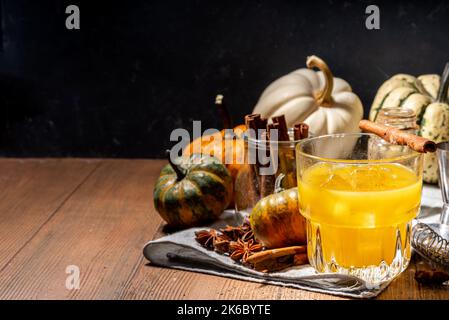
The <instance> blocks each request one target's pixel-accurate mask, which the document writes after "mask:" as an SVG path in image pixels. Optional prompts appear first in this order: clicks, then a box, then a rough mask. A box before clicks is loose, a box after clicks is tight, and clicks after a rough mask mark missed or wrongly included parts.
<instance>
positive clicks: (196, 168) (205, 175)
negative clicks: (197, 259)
mask: <svg viewBox="0 0 449 320" xmlns="http://www.w3.org/2000/svg"><path fill="white" fill-rule="evenodd" d="M175 162H176V163H175ZM175 162H173V161H171V160H170V156H169V164H168V165H166V166H165V167H164V168H163V169H162V171H161V173H160V176H159V179H158V180H157V182H156V185H155V186H154V191H153V199H154V207H155V208H156V210H157V212H159V214H160V215H161V217H162V218H163V219H164V220H165V221H166V222H167V223H168V224H169V225H170V226H172V227H175V228H186V227H194V226H199V225H201V224H204V223H206V222H209V221H212V220H214V219H216V218H217V217H218V216H220V214H221V213H222V212H223V210H224V209H225V208H226V207H227V206H228V204H229V201H230V199H231V195H232V192H233V191H232V188H233V187H232V178H231V175H230V174H229V171H228V170H227V169H226V167H225V166H224V165H223V164H222V163H221V162H220V161H219V160H218V159H217V158H214V157H211V156H208V155H204V154H192V155H191V156H189V157H181V158H178V159H177V160H176V161H175Z"/></svg>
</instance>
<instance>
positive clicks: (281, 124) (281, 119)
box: [272, 115, 290, 141]
mask: <svg viewBox="0 0 449 320" xmlns="http://www.w3.org/2000/svg"><path fill="white" fill-rule="evenodd" d="M272 120H273V123H274V124H277V125H278V130H279V132H278V137H279V141H289V140H290V137H289V136H288V129H287V122H286V121H285V116H284V115H280V116H277V117H273V118H272Z"/></svg>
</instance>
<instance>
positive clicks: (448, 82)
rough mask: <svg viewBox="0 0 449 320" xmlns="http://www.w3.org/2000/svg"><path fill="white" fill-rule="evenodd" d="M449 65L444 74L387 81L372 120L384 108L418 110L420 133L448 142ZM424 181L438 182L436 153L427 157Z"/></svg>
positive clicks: (372, 113) (425, 159) (400, 75)
mask: <svg viewBox="0 0 449 320" xmlns="http://www.w3.org/2000/svg"><path fill="white" fill-rule="evenodd" d="M448 86H449V63H447V64H446V67H445V69H444V72H443V75H442V76H441V77H440V76H439V75H436V74H427V75H421V76H418V77H414V76H411V75H409V74H397V75H395V76H393V77H392V78H390V79H389V80H387V81H386V82H384V83H383V84H382V86H381V87H380V88H379V90H378V91H377V94H376V97H375V98H374V101H373V104H372V106H371V111H370V115H369V119H370V120H371V121H376V118H377V115H378V114H379V111H380V110H381V109H382V108H386V107H402V108H409V109H412V110H413V111H415V113H416V115H417V124H418V126H419V131H418V134H419V135H420V136H423V137H425V138H428V139H431V140H433V141H435V142H437V143H438V142H441V141H447V140H449V104H448ZM423 179H424V181H425V182H428V183H436V182H437V181H438V162H437V159H436V155H435V154H434V153H427V154H425V155H424V169H423Z"/></svg>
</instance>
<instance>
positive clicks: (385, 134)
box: [359, 120, 437, 153]
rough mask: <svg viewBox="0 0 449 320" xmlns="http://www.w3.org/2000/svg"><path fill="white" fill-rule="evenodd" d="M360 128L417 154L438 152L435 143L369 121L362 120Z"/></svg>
mask: <svg viewBox="0 0 449 320" xmlns="http://www.w3.org/2000/svg"><path fill="white" fill-rule="evenodd" d="M359 128H360V129H362V131H364V132H370V133H374V134H376V135H378V136H379V137H381V138H382V139H384V140H385V141H387V142H389V143H392V144H398V145H402V146H408V147H409V148H411V149H413V150H415V151H417V152H421V153H426V152H435V151H436V150H437V147H436V144H435V142H433V141H431V140H429V139H426V138H423V137H419V136H417V135H414V134H411V133H406V132H403V131H401V130H399V129H397V128H393V127H388V126H385V125H383V124H379V123H374V122H372V121H369V120H361V121H360V122H359Z"/></svg>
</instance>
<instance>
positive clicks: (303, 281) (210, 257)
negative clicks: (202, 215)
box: [143, 186, 442, 298]
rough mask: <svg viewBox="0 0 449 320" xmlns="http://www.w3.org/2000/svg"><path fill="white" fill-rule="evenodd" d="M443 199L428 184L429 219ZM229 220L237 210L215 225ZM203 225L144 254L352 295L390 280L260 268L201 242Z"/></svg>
mask: <svg viewBox="0 0 449 320" xmlns="http://www.w3.org/2000/svg"><path fill="white" fill-rule="evenodd" d="M441 203H442V202H441V195H439V189H438V188H437V187H434V186H425V187H424V188H423V198H422V213H425V220H426V221H427V220H429V219H434V215H435V213H437V212H438V208H439V207H441ZM226 224H229V225H237V224H238V222H237V218H236V215H235V214H234V212H231V211H225V212H224V213H223V215H222V216H221V218H220V220H219V221H217V222H216V223H214V224H213V225H211V227H213V228H219V227H222V226H225V225H226ZM201 229H204V227H202V228H191V229H187V230H184V231H180V232H176V233H173V234H171V235H168V236H165V237H162V238H160V239H157V240H154V241H150V242H148V243H147V244H146V245H145V247H144V250H143V254H144V256H145V258H147V259H148V260H149V261H150V262H151V263H152V264H154V265H157V266H162V267H169V268H174V269H181V270H188V271H195V272H202V273H207V274H212V275H217V276H222V277H228V278H234V279H239V280H247V281H252V282H258V283H265V284H273V285H279V286H285V287H292V288H298V289H304V290H309V291H314V292H320V293H327V294H333V295H339V296H345V297H352V298H373V297H376V296H377V295H378V294H379V293H381V292H382V291H383V290H384V289H385V288H386V287H387V286H388V284H389V282H387V283H383V284H381V285H380V286H375V287H372V286H370V285H369V284H367V283H365V281H363V280H361V279H359V278H356V277H353V276H348V275H338V274H318V273H316V272H315V270H314V269H313V268H312V267H311V266H310V265H304V266H298V267H291V268H288V269H285V270H282V271H280V272H272V273H263V272H258V271H255V270H252V269H249V268H247V267H244V266H242V265H240V264H238V263H236V262H234V261H232V260H231V259H230V258H229V257H227V256H223V255H220V254H218V253H216V252H214V251H211V250H207V249H205V248H203V247H202V246H201V245H199V244H198V243H197V242H196V241H195V231H197V230H201Z"/></svg>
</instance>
